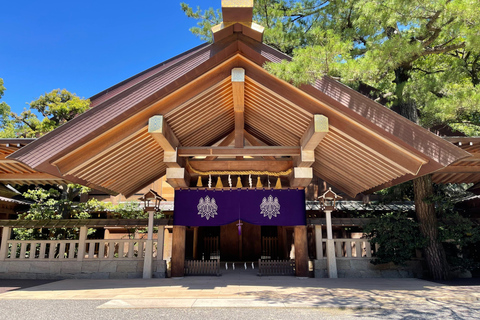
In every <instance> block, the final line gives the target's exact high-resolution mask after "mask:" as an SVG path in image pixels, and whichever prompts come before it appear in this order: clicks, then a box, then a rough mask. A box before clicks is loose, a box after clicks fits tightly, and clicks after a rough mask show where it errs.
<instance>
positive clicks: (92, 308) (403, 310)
mask: <svg viewBox="0 0 480 320" xmlns="http://www.w3.org/2000/svg"><path fill="white" fill-rule="evenodd" d="M106 302H107V301H106V300H95V301H91V300H89V301H87V300H76V301H72V300H3V301H0V310H1V313H0V319H15V320H17V319H19V320H21V319H39V320H47V319H65V320H69V319H72V320H78V319H100V320H102V319H110V320H111V319H145V320H148V319H162V318H163V319H188V320H190V319H201V320H205V319H215V320H221V319H228V320H233V319H255V318H258V319H262V320H263V319H275V320H283V319H285V320H292V319H302V320H303V319H306V320H309V319H312V320H313V319H316V320H319V319H329V320H330V319H331V320H340V319H342V320H352V319H356V320H363V319H379V320H380V319H382V320H388V319H479V318H480V305H479V304H474V305H472V304H468V303H464V302H462V303H456V302H448V303H438V302H432V303H430V304H421V305H414V304H406V303H401V302H400V303H399V305H398V306H397V307H396V308H395V309H392V310H388V309H373V310H342V309H324V308H294V309H293V308H292V309H284V308H282V309H277V308H239V309H235V308H222V309H220V308H158V309H97V307H98V306H100V305H102V304H104V303H106Z"/></svg>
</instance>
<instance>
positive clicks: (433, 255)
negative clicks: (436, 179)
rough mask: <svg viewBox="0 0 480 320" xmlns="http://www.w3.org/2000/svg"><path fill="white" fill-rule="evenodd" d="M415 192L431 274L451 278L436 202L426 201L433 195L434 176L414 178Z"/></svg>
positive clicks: (416, 207) (436, 276)
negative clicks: (439, 236)
mask: <svg viewBox="0 0 480 320" xmlns="http://www.w3.org/2000/svg"><path fill="white" fill-rule="evenodd" d="M413 190H414V193H415V211H416V213H417V219H418V222H419V228H420V232H421V233H422V234H423V236H424V237H425V238H426V239H427V246H426V247H425V248H424V253H425V259H426V261H427V265H428V269H429V270H430V273H431V276H432V277H433V279H435V280H446V279H448V278H449V267H448V262H447V257H446V254H445V250H444V248H443V245H442V243H441V242H440V241H439V240H438V222H437V216H436V214H435V204H434V203H428V201H425V200H426V199H428V197H431V196H432V195H433V183H432V176H431V175H425V176H423V177H419V178H415V179H414V180H413Z"/></svg>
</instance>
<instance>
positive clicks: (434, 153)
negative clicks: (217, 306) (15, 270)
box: [0, 0, 470, 277]
mask: <svg viewBox="0 0 480 320" xmlns="http://www.w3.org/2000/svg"><path fill="white" fill-rule="evenodd" d="M222 10H223V22H222V23H221V24H220V25H217V26H215V27H213V28H212V31H213V42H212V43H205V44H202V45H200V46H198V47H195V48H193V49H191V50H189V51H187V52H185V53H182V54H180V55H178V56H176V57H173V58H171V59H169V60H167V61H164V62H162V63H160V64H158V65H156V66H154V67H152V68H150V69H147V70H145V71H143V72H141V73H139V74H137V75H134V76H132V77H131V78H129V79H126V80H124V81H122V82H120V83H118V84H116V85H114V86H112V87H110V88H108V89H106V90H104V91H102V92H100V93H98V94H97V95H95V96H93V97H92V98H91V109H89V110H88V111H86V112H85V113H83V114H81V115H79V116H77V117H76V118H74V119H73V120H71V121H69V122H68V123H66V124H64V125H62V126H61V127H59V128H57V129H55V130H53V131H52V132H50V133H48V134H46V135H44V136H42V137H40V138H38V139H35V140H31V141H28V142H25V143H23V144H22V143H21V142H19V141H18V140H15V139H14V140H12V141H11V142H10V143H7V142H5V143H4V144H5V148H6V149H5V150H7V151H6V154H5V156H4V157H3V160H1V161H0V165H2V164H3V165H5V166H7V165H10V166H13V167H14V168H15V169H16V171H15V170H13V169H12V170H13V171H12V172H11V173H8V172H7V173H4V174H3V175H2V174H0V180H1V181H2V182H5V183H7V182H11V183H15V182H17V183H18V182H19V181H23V182H24V183H27V182H28V183H36V184H45V183H58V182H65V181H68V182H71V183H78V184H81V185H84V186H88V187H90V188H92V189H94V190H97V191H99V192H103V193H104V194H109V195H113V196H115V195H118V194H121V195H122V196H124V198H128V197H132V196H133V195H135V194H136V193H138V192H139V190H142V189H145V188H152V189H153V190H154V191H155V192H157V195H158V196H160V197H164V198H165V195H163V194H162V193H161V191H162V188H155V185H156V186H157V187H158V185H159V182H158V181H162V183H163V184H164V185H167V184H168V185H169V186H171V188H173V189H174V197H172V198H173V199H171V200H173V208H174V209H173V218H172V219H170V220H168V219H167V220H166V222H161V223H162V225H159V224H157V223H156V222H155V221H154V220H153V218H151V219H150V222H149V227H150V229H151V228H152V227H153V226H155V227H159V230H160V231H159V236H158V239H157V240H155V239H153V238H152V235H151V232H149V236H148V239H146V240H145V241H146V242H145V247H144V250H145V252H144V254H143V255H142V257H141V258H140V257H139V256H138V257H137V256H135V255H134V254H133V253H132V254H130V253H128V254H127V251H128V250H130V249H132V250H133V248H137V247H136V246H138V243H136V244H125V246H123V245H121V247H122V249H121V253H119V251H113V249H112V247H111V246H112V243H113V242H111V241H112V240H104V241H103V242H102V240H98V241H97V240H95V241H96V242H95V241H94V240H89V239H87V236H86V233H85V232H86V231H83V232H84V233H85V234H83V241H84V242H83V243H81V242H78V241H77V242H75V243H74V242H71V243H67V242H65V243H63V244H62V243H61V242H58V249H56V250H63V251H61V254H59V255H57V253H58V252H57V253H55V252H54V250H53V249H51V248H53V245H50V246H48V245H45V248H44V247H42V244H41V243H40V242H38V243H37V244H35V245H34V244H32V245H28V244H25V248H23V244H22V243H21V242H20V241H16V242H15V241H13V240H11V239H9V240H8V241H7V240H5V239H6V238H8V237H9V234H8V232H10V231H11V228H12V227H15V225H14V224H13V222H12V224H9V225H7V224H4V227H5V228H4V233H3V234H4V240H2V244H3V243H7V242H8V243H9V244H7V245H3V246H2V248H1V251H0V264H1V263H6V262H7V261H8V260H9V259H10V260H12V259H13V258H12V257H13V256H15V259H14V260H19V259H23V258H21V256H22V253H21V252H23V253H24V255H25V252H26V251H28V250H29V249H28V248H34V247H38V250H37V251H38V252H37V253H36V254H30V255H29V256H28V258H25V257H24V258H25V259H23V260H29V261H33V260H35V259H40V260H48V261H49V263H52V261H53V260H55V259H56V257H57V256H59V258H60V259H64V261H72V263H86V261H88V260H89V259H90V260H94V259H107V260H108V259H110V260H112V261H113V260H114V259H115V258H117V259H118V257H120V258H125V259H126V260H128V259H127V258H131V259H133V260H132V261H133V262H132V263H137V262H138V261H140V262H138V265H139V266H140V267H139V268H140V269H142V268H143V269H142V270H143V275H144V276H145V277H150V276H151V275H152V270H153V274H154V276H155V275H158V273H155V272H156V271H159V272H164V271H165V270H166V268H167V267H166V266H163V265H164V264H165V261H166V260H169V259H166V258H164V257H165V252H164V249H163V248H164V247H165V248H166V244H165V243H166V241H167V238H168V239H169V240H168V241H170V243H171V245H170V247H169V249H168V251H169V252H170V255H171V265H170V266H169V268H170V269H171V276H173V277H182V276H184V275H188V273H189V271H188V270H190V269H189V268H194V264H195V263H197V265H204V266H206V264H207V262H210V261H217V262H216V263H217V264H218V263H220V261H222V262H225V263H229V262H232V263H233V262H237V263H240V264H241V265H242V266H243V264H245V266H247V263H248V264H249V265H250V263H255V264H256V263H257V261H259V262H258V263H262V261H263V260H270V261H279V262H278V263H279V265H281V266H283V267H285V268H287V269H288V268H290V267H292V269H291V270H293V273H294V274H295V275H296V276H299V277H306V276H308V275H309V261H314V262H315V264H318V265H320V264H321V263H320V262H316V261H320V260H321V261H324V263H323V265H322V266H323V267H315V268H317V269H322V268H323V269H324V270H325V274H324V275H325V276H330V277H337V276H338V275H337V262H336V258H335V255H337V259H338V258H339V255H344V256H345V257H350V258H355V257H357V258H361V257H367V258H368V257H371V250H374V249H373V248H370V246H369V243H368V241H366V240H365V239H362V240H361V241H360V239H358V241H357V242H355V241H353V240H352V241H351V244H352V245H350V244H348V245H345V244H344V243H343V244H342V245H340V246H337V245H336V244H335V243H334V239H333V238H332V221H331V210H333V209H334V208H330V209H328V207H326V208H324V209H325V210H324V211H325V212H326V215H325V218H324V219H323V220H322V219H317V220H314V219H313V220H311V221H307V214H306V205H305V204H306V200H309V199H306V194H307V192H306V190H307V188H308V187H309V186H312V183H313V185H314V186H315V188H317V190H316V191H315V195H316V196H321V195H324V196H325V197H324V198H327V200H326V201H330V200H331V198H335V196H336V195H338V194H342V195H343V196H344V197H345V196H347V197H351V198H354V197H356V196H357V195H359V194H368V193H369V192H372V191H374V190H380V189H382V188H385V187H389V186H393V185H396V184H398V183H401V182H404V181H408V180H411V179H413V178H415V177H418V176H422V175H426V174H430V173H433V172H436V171H438V170H441V169H442V168H444V167H447V166H448V165H450V164H452V163H454V162H456V161H459V160H461V159H463V158H467V157H469V156H470V154H469V153H467V152H466V151H464V150H462V149H461V148H458V147H457V146H455V145H454V144H452V143H451V142H449V141H446V140H444V139H442V138H440V137H438V136H436V135H435V134H433V133H431V132H429V131H427V130H425V129H423V128H422V127H420V126H418V125H416V124H415V123H413V122H411V121H409V120H407V119H405V118H403V117H402V116H400V115H398V114H397V113H395V112H393V111H391V110H389V109H388V108H386V107H384V106H382V105H380V104H378V103H377V102H375V101H373V100H371V99H369V98H367V97H365V96H363V95H362V94H360V93H358V92H356V91H355V90H353V89H351V88H349V87H347V86H345V85H343V84H341V83H339V82H338V81H336V80H334V79H332V78H330V77H323V78H322V79H321V80H318V81H316V82H315V83H314V84H312V85H302V86H300V87H296V86H294V85H292V84H290V83H288V82H286V81H283V80H281V79H279V78H277V77H275V76H274V75H272V74H270V73H268V72H267V71H266V70H265V69H264V68H263V66H264V64H265V63H267V62H274V63H275V62H280V61H282V60H287V61H288V60H290V59H291V58H290V57H289V56H287V55H285V54H283V53H281V52H279V51H277V50H275V49H274V48H272V47H270V46H268V45H266V44H264V43H263V42H262V38H263V31H264V27H262V26H260V25H258V24H256V23H255V22H253V21H252V15H253V1H252V0H250V1H249V0H241V1H222ZM0 142H1V141H0ZM7 144H8V146H7ZM2 161H3V162H2ZM317 181H323V182H324V183H325V186H328V187H331V188H332V189H331V190H329V189H328V187H326V188H323V189H322V186H319V185H318V183H317ZM152 185H153V187H152ZM173 189H172V190H173ZM332 190H333V191H332ZM172 195H173V194H172ZM307 198H308V197H307ZM152 199H153V198H152ZM315 200H316V199H315ZM82 223H83V224H81V223H80V224H77V225H76V226H78V227H82V226H83V229H82V230H86V227H92V223H93V222H91V223H90V224H89V222H82ZM103 223H105V222H104V221H103V222H96V224H95V223H93V224H94V225H95V226H102V224H103ZM125 223H126V222H125ZM158 223H160V222H158ZM24 224H25V225H24V227H28V226H27V224H28V223H26V222H24ZM16 226H17V227H18V226H19V225H18V222H17V225H16ZM31 227H40V226H39V225H38V224H37V225H35V226H33V225H31ZM160 227H161V228H160ZM5 229H6V230H7V231H5ZM167 229H168V231H166V230H167ZM165 235H167V236H165ZM81 236H82V234H81ZM5 241H7V242H5ZM142 241H143V240H142ZM148 241H150V242H148ZM152 241H153V242H155V241H158V247H156V249H155V250H157V253H156V255H157V256H156V257H153V258H152V252H153V251H152V250H154V249H152V246H153V244H152V243H153V242H152ZM96 243H98V244H99V245H97V244H96ZM132 243H133V242H132ZM109 245H110V247H108V246H109ZM142 245H143V244H142ZM17 246H18V248H19V249H18V251H19V252H20V251H21V252H20V255H18V254H15V255H14V254H13V253H12V252H13V249H12V248H17ZM56 246H57V243H55V248H57V247H56ZM62 246H63V247H62ZM117 247H118V245H117ZM48 248H50V249H48ZM62 248H63V249H62ZM69 248H70V249H69ZM109 248H110V249H109ZM9 250H10V251H9ZM22 250H23V251H22ZM42 250H43V251H42ZM109 250H110V251H109ZM115 250H117V249H115ZM9 252H10V253H9ZM49 252H50V253H49ZM123 253H125V255H124V254H123ZM2 255H3V256H2ZM136 257H137V258H138V259H143V260H138V259H137V258H136ZM169 258H170V257H169ZM135 259H137V260H138V261H137V260H135ZM152 259H153V262H152ZM155 259H156V260H155ZM323 259H326V260H323ZM134 260H135V261H137V262H135V261H134ZM155 261H157V262H155ZM192 261H193V262H192ZM202 261H203V262H202ZM285 261H288V262H285ZM291 261H294V264H293V265H292V263H291ZM17 262H18V261H17ZM187 262H188V263H191V265H189V266H187ZM156 263H157V264H158V265H157V264H156ZM72 265H73V264H72ZM160 265H162V267H159V266H160ZM252 265H253V264H252ZM287 265H288V266H287ZM32 266H33V265H32ZM156 266H157V267H158V269H155V268H157V267H156ZM258 267H260V266H258ZM283 267H279V268H283ZM31 268H32V269H33V268H34V267H31ZM72 268H73V267H72ZM152 268H153V269H152ZM215 268H218V267H217V266H215ZM310 268H311V265H310ZM162 270H163V271H162ZM289 270H290V269H289ZM137 271H138V270H137ZM72 272H73V271H72ZM98 272H103V271H101V270H99V271H98ZM110 276H111V277H114V276H113V275H110Z"/></svg>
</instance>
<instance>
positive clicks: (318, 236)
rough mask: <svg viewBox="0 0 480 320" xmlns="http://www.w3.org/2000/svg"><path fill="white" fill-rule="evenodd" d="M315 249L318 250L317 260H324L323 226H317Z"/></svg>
mask: <svg viewBox="0 0 480 320" xmlns="http://www.w3.org/2000/svg"><path fill="white" fill-rule="evenodd" d="M315 249H316V258H317V260H318V259H322V258H323V241H322V226H321V225H315Z"/></svg>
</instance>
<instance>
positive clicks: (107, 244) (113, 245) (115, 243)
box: [5, 239, 156, 260]
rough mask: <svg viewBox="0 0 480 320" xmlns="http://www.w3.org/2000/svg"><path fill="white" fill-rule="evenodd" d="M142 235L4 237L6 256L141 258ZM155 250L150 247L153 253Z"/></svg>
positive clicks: (34, 257)
mask: <svg viewBox="0 0 480 320" xmlns="http://www.w3.org/2000/svg"><path fill="white" fill-rule="evenodd" d="M145 243H146V240H144V239H119V240H108V239H107V240H86V241H85V242H83V244H82V245H83V247H82V246H81V245H80V241H79V240H22V241H20V240H8V241H7V245H8V249H7V252H6V257H5V259H6V260H15V259H19V260H22V259H32V260H33V259H35V260H56V259H59V260H60V259H62V260H63V259H65V260H73V259H77V260H83V259H132V260H135V259H138V260H141V259H143V258H144V252H145ZM79 253H80V256H79ZM155 253H156V250H155V247H154V256H155Z"/></svg>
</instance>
